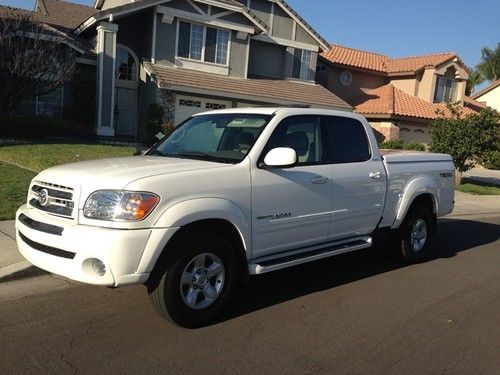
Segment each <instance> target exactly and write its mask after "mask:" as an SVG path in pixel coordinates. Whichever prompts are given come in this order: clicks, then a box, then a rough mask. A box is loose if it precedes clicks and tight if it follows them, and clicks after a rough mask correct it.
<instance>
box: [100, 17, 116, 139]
mask: <svg viewBox="0 0 500 375" xmlns="http://www.w3.org/2000/svg"><path fill="white" fill-rule="evenodd" d="M117 31H118V25H117V24H114V23H109V22H101V23H100V24H99V26H98V27H97V135H102V136H108V137H113V136H114V135H115V129H114V123H113V122H114V106H115V103H114V102H115V59H116V33H117Z"/></svg>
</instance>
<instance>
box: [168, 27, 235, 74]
mask: <svg viewBox="0 0 500 375" xmlns="http://www.w3.org/2000/svg"><path fill="white" fill-rule="evenodd" d="M228 50H229V31H227V30H221V29H216V28H213V27H206V26H201V25H197V24H194V23H189V22H184V21H179V36H178V41H177V56H179V57H184V58H187V59H192V60H198V61H205V62H210V63H215V64H220V65H227V60H228Z"/></svg>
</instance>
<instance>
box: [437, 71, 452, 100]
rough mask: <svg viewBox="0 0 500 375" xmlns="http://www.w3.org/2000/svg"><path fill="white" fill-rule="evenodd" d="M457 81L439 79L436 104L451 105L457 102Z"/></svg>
mask: <svg viewBox="0 0 500 375" xmlns="http://www.w3.org/2000/svg"><path fill="white" fill-rule="evenodd" d="M456 91H457V81H455V80H454V79H451V78H445V77H437V81H436V91H435V93H434V103H442V102H445V103H449V102H452V101H453V100H455V96H456Z"/></svg>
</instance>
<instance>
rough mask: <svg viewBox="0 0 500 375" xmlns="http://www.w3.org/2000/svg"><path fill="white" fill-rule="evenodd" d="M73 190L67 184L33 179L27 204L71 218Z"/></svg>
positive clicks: (73, 204)
mask: <svg viewBox="0 0 500 375" xmlns="http://www.w3.org/2000/svg"><path fill="white" fill-rule="evenodd" d="M73 194H74V190H73V188H71V187H68V186H62V185H57V184H52V183H49V182H43V181H34V183H33V185H32V186H31V191H30V198H29V204H30V205H31V206H33V207H35V208H37V209H39V210H41V211H45V212H48V213H50V214H53V215H57V216H61V217H65V218H69V219H72V218H73V209H74V207H75V203H74V201H73Z"/></svg>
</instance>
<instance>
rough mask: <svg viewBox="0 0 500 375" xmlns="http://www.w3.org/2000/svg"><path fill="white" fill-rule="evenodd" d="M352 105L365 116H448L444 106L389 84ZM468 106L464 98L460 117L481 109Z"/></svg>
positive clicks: (468, 99)
mask: <svg viewBox="0 0 500 375" xmlns="http://www.w3.org/2000/svg"><path fill="white" fill-rule="evenodd" d="M476 103H477V102H476ZM354 104H355V106H354V109H355V111H356V112H358V113H361V114H363V115H367V116H369V115H388V116H391V115H394V116H403V117H413V118H423V119H435V118H438V117H439V114H438V113H437V112H438V111H440V112H444V113H445V114H446V115H450V112H449V110H448V109H447V106H446V104H444V103H440V104H435V103H429V102H426V101H425V100H423V99H420V98H418V97H416V96H414V95H411V94H408V93H406V92H404V91H403V90H400V89H398V88H397V87H395V86H393V85H391V84H387V85H384V86H381V87H378V88H376V89H373V90H368V91H366V92H365V93H364V94H363V95H361V96H359V97H358V98H357V99H356V103H354ZM470 104H471V101H470V98H466V100H465V104H464V107H463V108H462V115H468V114H471V113H477V112H479V111H480V110H481V109H482V108H477V107H474V106H472V105H470ZM478 104H480V103H478ZM483 108H484V107H483Z"/></svg>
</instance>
